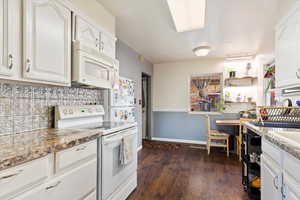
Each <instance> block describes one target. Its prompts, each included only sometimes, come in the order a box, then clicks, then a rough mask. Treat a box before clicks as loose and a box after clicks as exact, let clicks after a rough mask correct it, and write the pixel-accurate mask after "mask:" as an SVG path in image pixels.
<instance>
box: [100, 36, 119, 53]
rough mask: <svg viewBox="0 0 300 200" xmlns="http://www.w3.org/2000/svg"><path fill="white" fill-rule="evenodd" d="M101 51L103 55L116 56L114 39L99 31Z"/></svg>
mask: <svg viewBox="0 0 300 200" xmlns="http://www.w3.org/2000/svg"><path fill="white" fill-rule="evenodd" d="M100 49H101V52H102V53H104V54H105V55H107V56H109V57H111V58H115V57H116V40H115V38H112V37H111V36H109V35H108V34H106V33H103V32H102V33H101V46H100Z"/></svg>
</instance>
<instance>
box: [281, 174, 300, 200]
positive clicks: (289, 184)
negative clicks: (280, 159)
mask: <svg viewBox="0 0 300 200" xmlns="http://www.w3.org/2000/svg"><path fill="white" fill-rule="evenodd" d="M283 177H284V179H283V185H284V191H283V193H284V197H285V199H288V200H300V189H299V188H300V183H299V182H297V181H296V180H295V179H294V178H293V177H291V176H290V175H289V174H287V173H284V175H283Z"/></svg>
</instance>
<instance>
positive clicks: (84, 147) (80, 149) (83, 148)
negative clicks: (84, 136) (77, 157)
mask: <svg viewBox="0 0 300 200" xmlns="http://www.w3.org/2000/svg"><path fill="white" fill-rule="evenodd" d="M85 149H86V146H83V147H81V148H78V149H76V151H83V150H85Z"/></svg>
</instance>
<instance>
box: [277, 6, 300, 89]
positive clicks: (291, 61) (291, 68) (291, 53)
mask: <svg viewBox="0 0 300 200" xmlns="http://www.w3.org/2000/svg"><path fill="white" fill-rule="evenodd" d="M299 35H300V6H298V8H297V9H294V10H293V11H292V12H291V13H290V14H289V15H288V16H287V18H286V20H285V21H284V22H282V23H281V24H280V25H279V26H278V27H277V30H276V87H286V86H292V85H297V84H300V37H299Z"/></svg>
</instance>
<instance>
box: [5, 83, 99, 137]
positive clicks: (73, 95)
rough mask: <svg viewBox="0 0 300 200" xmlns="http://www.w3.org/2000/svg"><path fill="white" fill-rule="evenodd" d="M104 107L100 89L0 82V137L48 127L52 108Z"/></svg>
mask: <svg viewBox="0 0 300 200" xmlns="http://www.w3.org/2000/svg"><path fill="white" fill-rule="evenodd" d="M90 104H104V90H102V89H86V88H75V87H71V88H68V87H46V86H30V85H25V86H24V85H18V84H8V83H1V82H0V135H9V134H13V133H20V132H24V131H31V130H37V129H42V128H52V127H53V125H54V106H56V105H90Z"/></svg>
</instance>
